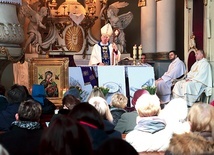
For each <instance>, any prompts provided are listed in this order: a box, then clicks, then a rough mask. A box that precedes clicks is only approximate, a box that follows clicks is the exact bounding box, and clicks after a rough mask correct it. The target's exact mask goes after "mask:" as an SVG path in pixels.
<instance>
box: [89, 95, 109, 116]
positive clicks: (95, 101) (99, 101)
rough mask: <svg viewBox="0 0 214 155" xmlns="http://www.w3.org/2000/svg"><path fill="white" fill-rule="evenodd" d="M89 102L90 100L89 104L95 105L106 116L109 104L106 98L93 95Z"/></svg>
mask: <svg viewBox="0 0 214 155" xmlns="http://www.w3.org/2000/svg"><path fill="white" fill-rule="evenodd" d="M88 102H89V104H91V105H92V106H94V107H95V108H96V109H97V111H98V112H99V113H100V114H101V115H102V116H104V115H105V114H106V110H107V108H108V104H107V102H106V100H105V99H103V98H102V97H98V96H97V97H92V98H91V99H89V101H88Z"/></svg>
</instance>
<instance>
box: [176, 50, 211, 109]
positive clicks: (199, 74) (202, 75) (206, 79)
mask: <svg viewBox="0 0 214 155" xmlns="http://www.w3.org/2000/svg"><path fill="white" fill-rule="evenodd" d="M195 58H196V62H195V63H194V64H193V65H192V67H191V70H190V71H189V72H188V73H187V77H186V79H184V80H181V81H179V82H177V83H176V84H175V86H174V88H173V97H174V98H177V97H181V98H183V99H185V100H186V101H187V104H188V106H192V104H193V103H194V102H196V100H197V99H198V97H199V96H200V95H201V93H202V92H203V91H204V90H205V89H210V90H211V88H212V72H211V67H210V64H209V63H208V61H207V59H206V58H204V51H203V50H197V51H196V54H195Z"/></svg>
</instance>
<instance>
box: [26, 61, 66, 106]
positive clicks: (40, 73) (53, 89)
mask: <svg viewBox="0 0 214 155" xmlns="http://www.w3.org/2000/svg"><path fill="white" fill-rule="evenodd" d="M68 63H69V59H68V58H32V59H30V60H29V76H30V79H29V80H30V90H32V85H33V84H39V85H44V88H45V93H46V97H47V98H48V99H50V100H51V101H52V100H54V101H53V102H55V103H56V102H60V101H61V98H62V97H63V89H65V88H67V87H68Z"/></svg>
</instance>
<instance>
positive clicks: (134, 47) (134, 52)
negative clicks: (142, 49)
mask: <svg viewBox="0 0 214 155" xmlns="http://www.w3.org/2000/svg"><path fill="white" fill-rule="evenodd" d="M136 54H137V46H136V45H134V46H133V59H135V58H136Z"/></svg>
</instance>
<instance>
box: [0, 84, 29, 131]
mask: <svg viewBox="0 0 214 155" xmlns="http://www.w3.org/2000/svg"><path fill="white" fill-rule="evenodd" d="M7 98H8V105H7V107H6V108H5V109H4V110H2V111H0V120H1V121H0V131H7V130H9V128H10V126H11V123H12V122H13V121H15V117H14V116H15V114H16V113H17V112H18V108H19V105H20V104H21V102H23V101H26V100H27V99H28V92H26V89H25V86H22V85H18V84H14V85H13V86H11V88H10V90H8V91H7Z"/></svg>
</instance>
